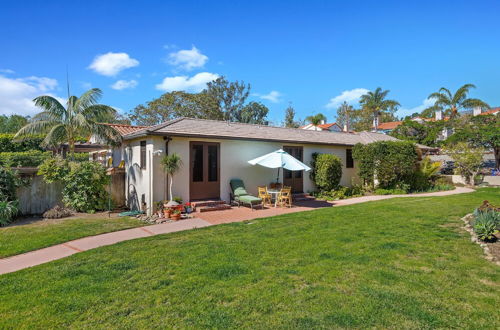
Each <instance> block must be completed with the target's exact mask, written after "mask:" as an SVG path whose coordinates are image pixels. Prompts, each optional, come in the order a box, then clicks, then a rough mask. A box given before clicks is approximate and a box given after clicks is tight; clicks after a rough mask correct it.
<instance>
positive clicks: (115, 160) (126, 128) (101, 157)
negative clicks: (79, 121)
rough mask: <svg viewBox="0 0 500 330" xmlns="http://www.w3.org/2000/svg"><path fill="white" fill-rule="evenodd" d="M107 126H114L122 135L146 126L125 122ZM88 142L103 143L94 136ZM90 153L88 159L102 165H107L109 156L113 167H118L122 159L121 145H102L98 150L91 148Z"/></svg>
mask: <svg viewBox="0 0 500 330" xmlns="http://www.w3.org/2000/svg"><path fill="white" fill-rule="evenodd" d="M106 125H108V126H111V127H112V128H114V129H115V130H116V131H117V132H118V133H119V134H120V135H121V136H122V137H123V136H125V135H127V134H130V133H133V132H135V131H138V130H141V129H144V128H146V127H147V126H133V125H125V124H106ZM89 143H91V144H103V141H101V140H100V139H98V138H96V137H95V136H92V137H91V138H90V140H89ZM89 155H90V160H94V161H98V162H100V163H102V164H103V165H107V164H108V161H109V159H110V158H111V160H112V166H113V167H118V166H119V165H120V162H121V161H122V159H123V157H122V155H123V145H120V146H116V147H108V146H104V145H103V146H102V148H101V149H99V150H93V151H91V152H90V153H89Z"/></svg>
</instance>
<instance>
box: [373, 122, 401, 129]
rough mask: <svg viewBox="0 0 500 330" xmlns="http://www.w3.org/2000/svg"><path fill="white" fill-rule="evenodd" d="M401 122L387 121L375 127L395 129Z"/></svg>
mask: <svg viewBox="0 0 500 330" xmlns="http://www.w3.org/2000/svg"><path fill="white" fill-rule="evenodd" d="M402 123H403V122H402V121H390V122H387V123H382V124H380V125H378V127H377V129H395V128H396V127H398V126H399V125H401V124H402Z"/></svg>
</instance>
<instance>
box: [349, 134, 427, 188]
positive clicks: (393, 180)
mask: <svg viewBox="0 0 500 330" xmlns="http://www.w3.org/2000/svg"><path fill="white" fill-rule="evenodd" d="M352 156H353V158H354V159H355V160H357V161H358V163H359V172H358V174H359V177H360V178H361V179H363V181H364V183H365V184H367V185H370V186H374V185H375V184H374V179H375V176H376V178H377V180H378V183H379V184H378V187H379V188H384V189H393V188H398V187H401V185H412V180H413V179H412V176H413V174H414V173H415V170H416V165H417V160H418V154H417V150H416V147H415V144H414V143H412V142H408V141H379V142H374V143H369V144H364V145H363V144H357V145H355V146H354V149H353V155H352Z"/></svg>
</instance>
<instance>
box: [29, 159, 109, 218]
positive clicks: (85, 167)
mask: <svg viewBox="0 0 500 330" xmlns="http://www.w3.org/2000/svg"><path fill="white" fill-rule="evenodd" d="M38 174H40V175H43V177H44V180H45V181H46V182H48V183H52V182H55V181H61V182H62V183H63V186H64V188H63V191H62V195H63V202H64V204H65V205H66V206H68V207H70V208H72V209H74V210H76V211H79V212H95V211H98V210H104V209H106V208H107V207H108V198H109V194H108V192H107V191H106V190H105V188H106V185H107V184H108V183H109V180H110V178H109V176H108V175H107V174H106V168H104V166H103V165H101V164H100V163H97V162H89V161H86V162H80V163H78V162H68V161H67V160H65V159H62V158H61V157H54V158H51V159H48V160H46V161H45V162H44V163H43V164H42V165H41V166H40V169H39V171H38Z"/></svg>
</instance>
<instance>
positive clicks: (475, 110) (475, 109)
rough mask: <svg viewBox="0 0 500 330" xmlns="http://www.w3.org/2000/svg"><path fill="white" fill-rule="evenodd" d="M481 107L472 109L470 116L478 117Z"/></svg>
mask: <svg viewBox="0 0 500 330" xmlns="http://www.w3.org/2000/svg"><path fill="white" fill-rule="evenodd" d="M481 112H482V111H481V107H475V108H473V109H472V115H473V116H477V115H480V114H481Z"/></svg>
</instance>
